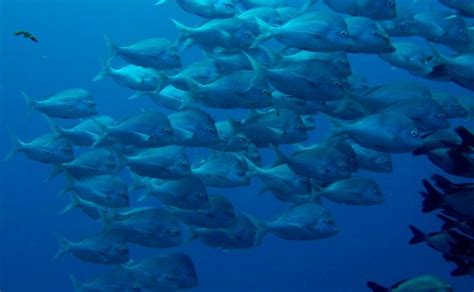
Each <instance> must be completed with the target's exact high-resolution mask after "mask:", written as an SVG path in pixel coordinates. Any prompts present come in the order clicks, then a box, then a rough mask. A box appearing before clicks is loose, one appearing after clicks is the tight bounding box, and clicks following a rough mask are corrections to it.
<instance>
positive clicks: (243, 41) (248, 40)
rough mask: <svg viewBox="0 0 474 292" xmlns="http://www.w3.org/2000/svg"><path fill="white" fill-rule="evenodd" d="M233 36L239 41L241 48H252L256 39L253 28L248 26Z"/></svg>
mask: <svg viewBox="0 0 474 292" xmlns="http://www.w3.org/2000/svg"><path fill="white" fill-rule="evenodd" d="M233 37H234V38H235V40H236V41H237V42H238V44H239V47H240V48H250V47H251V46H252V45H253V44H254V43H255V40H256V37H255V35H254V34H253V33H252V30H250V29H247V28H243V29H240V30H238V31H237V32H236V33H235V34H234V35H233Z"/></svg>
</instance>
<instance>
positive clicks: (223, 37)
mask: <svg viewBox="0 0 474 292" xmlns="http://www.w3.org/2000/svg"><path fill="white" fill-rule="evenodd" d="M171 20H172V21H173V23H174V24H175V26H176V28H177V29H178V31H179V32H180V33H181V36H180V38H179V42H180V43H182V44H184V48H189V47H190V46H193V45H199V46H200V48H201V49H203V50H204V51H206V52H212V51H213V50H215V49H216V48H222V49H225V50H227V51H228V52H239V51H240V50H245V49H248V48H250V47H251V46H252V45H253V44H254V43H255V36H254V35H253V31H255V29H253V28H252V25H251V24H250V23H249V22H246V21H245V20H242V19H239V18H226V19H212V20H209V21H208V22H205V23H204V24H202V25H200V26H199V27H195V28H193V27H189V26H186V25H184V24H182V23H180V22H178V21H177V20H175V19H171Z"/></svg>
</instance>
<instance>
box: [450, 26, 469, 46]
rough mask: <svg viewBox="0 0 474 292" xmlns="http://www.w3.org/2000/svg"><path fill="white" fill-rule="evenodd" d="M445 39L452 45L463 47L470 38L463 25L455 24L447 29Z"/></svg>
mask: <svg viewBox="0 0 474 292" xmlns="http://www.w3.org/2000/svg"><path fill="white" fill-rule="evenodd" d="M447 39H449V40H450V43H452V44H461V45H463V44H468V43H469V42H470V41H471V36H470V33H469V29H468V28H467V27H466V26H465V24H456V25H453V26H451V27H450V28H449V29H448V31H447Z"/></svg>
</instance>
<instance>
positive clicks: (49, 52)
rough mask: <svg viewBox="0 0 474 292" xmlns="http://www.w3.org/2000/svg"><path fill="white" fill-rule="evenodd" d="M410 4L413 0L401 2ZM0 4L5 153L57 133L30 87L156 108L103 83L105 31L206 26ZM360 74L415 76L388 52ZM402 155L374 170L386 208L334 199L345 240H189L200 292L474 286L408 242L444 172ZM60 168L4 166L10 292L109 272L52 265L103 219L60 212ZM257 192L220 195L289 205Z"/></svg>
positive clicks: (21, 160)
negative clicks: (431, 281) (228, 247)
mask: <svg viewBox="0 0 474 292" xmlns="http://www.w3.org/2000/svg"><path fill="white" fill-rule="evenodd" d="M171 2H172V1H171ZM408 2H409V3H412V2H413V1H406V2H401V1H400V3H401V4H402V3H408ZM295 3H299V1H298V2H296V1H295ZM0 5H1V6H0V21H1V24H0V28H1V31H0V33H1V34H0V41H1V45H0V74H1V75H0V130H1V132H0V133H1V134H0V135H1V138H0V154H1V155H2V156H3V153H7V152H8V150H9V148H10V146H11V143H10V138H9V136H8V134H7V130H6V129H7V128H10V129H12V130H13V131H14V133H16V134H17V135H18V137H20V138H21V139H24V140H26V141H28V140H30V139H32V138H34V137H36V136H38V135H40V134H42V133H45V132H47V131H48V130H49V129H48V126H47V123H46V122H45V120H44V119H43V118H42V117H41V116H40V115H38V114H32V115H31V116H29V117H28V116H27V114H26V110H25V103H24V101H23V99H22V97H21V95H20V93H19V92H20V91H21V90H24V91H26V92H27V93H29V94H30V95H31V96H34V97H40V96H44V95H47V94H50V93H53V92H56V91H59V90H62V89H66V88H71V87H83V88H85V89H88V90H90V91H91V92H92V93H93V95H94V96H95V97H96V99H97V101H98V104H99V109H100V112H101V113H103V114H108V115H112V116H114V117H116V118H118V117H121V116H124V115H126V114H127V113H130V112H135V111H137V110H139V108H140V107H145V108H147V107H153V104H152V103H151V102H149V101H148V100H146V99H143V100H138V101H133V102H132V101H129V100H127V97H128V96H130V95H131V91H129V90H127V89H124V88H121V87H119V86H118V85H116V84H115V83H113V82H112V81H111V80H105V81H101V82H97V83H92V82H91V79H92V77H93V76H94V75H95V74H97V72H98V71H99V70H100V64H101V59H102V58H103V57H104V56H107V54H108V52H107V48H106V45H105V42H104V34H107V35H109V36H110V38H111V39H113V40H115V41H116V42H117V43H119V44H128V43H131V42H135V41H137V40H140V39H144V38H148V37H155V36H162V37H167V38H170V39H172V40H174V39H176V37H177V32H176V30H175V28H174V26H173V25H172V23H171V22H170V21H169V20H168V18H169V17H170V16H172V17H173V18H176V19H178V20H180V21H182V22H184V23H187V24H192V23H196V22H197V21H198V18H197V17H192V16H190V15H188V14H186V13H184V12H182V11H181V10H179V9H178V6H177V5H176V4H175V3H169V4H166V5H163V6H161V7H159V8H156V7H153V0H114V1H112V0H81V1H78V0H76V1H72V0H68V1H66V0H62V1H60V0H57V1H53V0H3V1H1V0H0ZM298 5H299V4H298ZM318 5H321V4H318ZM435 7H437V6H435ZM19 29H27V30H30V31H31V32H32V33H34V34H36V35H37V36H38V38H39V40H40V42H39V43H38V44H34V43H31V42H29V41H27V40H23V39H20V38H16V37H14V36H13V32H14V31H16V30H19ZM414 41H419V40H418V39H414ZM197 58H199V54H198V51H197V50H196V49H194V50H191V51H189V52H187V53H186V60H187V63H189V62H191V61H192V60H196V59H197ZM353 70H354V71H355V72H358V73H361V74H363V75H367V76H368V77H369V80H371V82H372V83H376V84H381V83H384V82H387V81H391V80H401V79H415V77H411V76H409V75H408V74H406V73H404V72H402V71H400V70H394V69H392V68H391V67H390V66H389V65H387V64H385V63H383V62H381V61H380V60H379V59H378V58H377V57H376V56H356V57H353ZM419 81H420V82H425V83H427V84H429V85H430V86H432V88H433V89H438V90H445V91H449V92H453V93H461V94H469V93H468V92H466V91H463V90H462V89H459V88H458V87H456V86H454V85H450V84H435V83H429V82H426V81H423V80H419ZM213 114H215V115H216V116H217V117H220V116H222V115H220V114H218V113H216V112H213ZM328 129H329V127H328V125H327V123H325V122H324V121H321V120H320V119H318V127H317V129H316V130H315V131H314V135H313V136H314V140H313V141H317V140H318V139H322V137H323V136H324V134H325V133H327V131H328ZM393 158H394V169H395V171H394V173H393V174H390V175H375V174H369V175H373V176H376V178H377V180H378V181H379V183H380V184H381V185H382V187H383V189H384V191H385V193H386V202H385V204H384V205H381V206H375V207H349V206H342V205H335V204H327V205H328V208H329V209H330V210H331V211H332V212H333V213H334V215H335V217H336V219H337V222H338V225H339V226H340V227H341V229H342V232H341V233H340V234H339V235H337V236H335V237H333V238H330V239H327V240H322V241H313V242H295V241H283V240H280V239H278V238H275V237H272V236H268V237H267V238H265V240H264V242H263V244H262V246H260V247H258V248H255V249H252V250H244V251H232V252H227V251H221V250H216V249H212V248H209V247H206V246H204V245H202V244H201V243H199V242H193V243H191V244H187V245H185V246H183V247H180V248H179V250H182V251H185V252H188V253H189V254H190V255H191V256H192V257H193V259H194V261H195V264H196V266H197V270H198V274H199V278H200V289H198V291H366V288H365V283H366V281H367V280H374V281H377V282H379V283H381V284H385V285H389V284H392V283H394V282H396V281H398V280H401V279H403V278H406V277H410V276H414V275H417V274H421V273H431V274H434V275H438V276H440V277H442V278H445V279H446V280H448V281H449V282H451V283H452V284H453V286H454V287H455V288H457V289H458V290H459V291H471V290H472V288H474V284H473V281H472V278H469V277H464V278H450V277H449V276H448V275H449V271H450V269H451V268H452V265H451V264H447V263H445V262H444V261H443V259H442V258H441V256H440V255H439V254H437V253H436V252H434V251H432V250H431V249H429V248H428V247H426V246H424V245H418V246H409V245H408V244H407V241H408V240H409V238H410V237H411V234H410V232H409V230H408V228H407V225H408V224H415V225H417V226H419V227H420V228H421V229H423V230H426V231H434V230H436V228H438V226H439V223H438V222H437V220H436V219H435V218H434V216H433V215H422V214H421V212H420V204H421V199H420V196H419V195H418V191H419V190H420V189H421V185H420V180H421V178H423V177H426V176H428V175H430V174H432V173H434V172H435V171H437V170H436V169H435V168H434V167H432V166H431V165H430V164H429V163H428V162H427V160H426V159H425V158H413V157H410V156H409V155H394V156H393ZM49 171H50V167H49V166H47V165H41V164H38V163H35V162H32V161H29V160H27V159H26V158H25V157H24V156H22V155H18V156H16V157H15V158H13V159H11V160H10V161H8V162H4V161H2V162H0V290H1V291H6V292H11V291H14V292H17V291H20V292H23V291H58V292H59V291H72V285H71V283H70V281H69V278H68V273H72V274H74V275H76V276H77V278H78V279H80V280H85V279H87V278H89V277H92V276H94V275H95V274H97V273H98V272H100V271H102V270H104V268H102V267H98V266H96V265H92V264H86V263H82V262H79V261H78V260H76V259H74V258H72V257H71V256H66V257H64V258H62V259H60V260H58V261H56V262H53V261H52V260H51V259H52V257H53V255H54V254H55V253H56V251H57V249H58V244H57V242H56V240H55V237H54V234H55V233H59V232H60V233H64V234H65V235H66V236H67V237H68V238H71V239H74V240H76V239H79V238H80V237H81V236H83V235H86V234H90V233H92V232H95V231H97V230H99V229H100V225H99V224H98V223H94V222H91V221H90V220H89V219H88V218H87V217H85V216H84V215H83V214H81V213H80V212H79V211H77V210H76V211H73V212H71V213H69V214H67V215H62V216H60V215H57V213H58V212H59V211H60V210H61V209H62V208H63V207H64V205H65V204H66V203H67V202H68V199H67V197H59V196H58V195H57V194H58V192H59V191H60V189H61V187H62V184H63V179H62V177H59V178H57V179H56V180H54V181H53V182H51V183H45V182H44V179H45V178H46V177H47V176H48V173H49ZM257 188H258V182H254V184H253V185H252V188H242V189H234V190H232V189H231V190H219V191H218V192H219V193H222V194H225V195H228V197H230V198H231V199H232V201H233V202H234V203H235V205H236V206H237V208H238V209H239V210H241V211H244V212H247V213H250V214H253V215H255V216H257V217H260V218H263V219H271V218H273V217H274V216H276V215H277V214H278V213H279V212H281V211H283V210H284V209H285V208H286V207H287V205H285V204H282V203H280V202H278V201H277V200H276V199H274V198H273V197H272V196H271V195H269V194H267V195H264V196H260V197H256V196H255V195H254V192H255V190H256V189H257ZM134 196H135V197H136V195H134ZM147 203H152V202H150V201H148V202H147ZM160 252H166V251H160V250H151V249H143V248H138V247H133V250H132V255H133V257H134V258H136V259H140V258H143V257H144V256H147V255H152V254H156V253H160Z"/></svg>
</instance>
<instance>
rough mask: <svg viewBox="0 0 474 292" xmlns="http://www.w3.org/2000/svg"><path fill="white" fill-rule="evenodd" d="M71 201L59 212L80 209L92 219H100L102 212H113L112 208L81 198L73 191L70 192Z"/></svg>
mask: <svg viewBox="0 0 474 292" xmlns="http://www.w3.org/2000/svg"><path fill="white" fill-rule="evenodd" d="M70 197H71V201H70V202H69V203H68V204H67V205H66V207H64V209H63V210H62V211H61V212H59V214H66V213H68V212H70V211H71V210H73V209H76V208H78V209H80V210H81V211H82V212H83V213H84V214H86V215H87V216H88V217H89V218H91V219H92V220H95V221H98V220H100V214H101V213H104V214H108V213H113V211H112V209H111V208H106V207H103V206H101V205H98V204H96V203H94V202H91V201H87V200H84V199H81V198H80V197H79V196H78V195H76V194H74V193H72V194H70Z"/></svg>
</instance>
